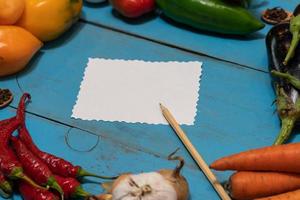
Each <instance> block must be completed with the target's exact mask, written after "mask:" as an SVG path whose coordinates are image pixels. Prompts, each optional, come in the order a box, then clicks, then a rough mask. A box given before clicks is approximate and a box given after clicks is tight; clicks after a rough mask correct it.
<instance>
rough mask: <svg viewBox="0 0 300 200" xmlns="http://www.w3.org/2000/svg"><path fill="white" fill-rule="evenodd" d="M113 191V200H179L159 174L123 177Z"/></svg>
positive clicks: (150, 173) (151, 173) (170, 186)
mask: <svg viewBox="0 0 300 200" xmlns="http://www.w3.org/2000/svg"><path fill="white" fill-rule="evenodd" d="M120 178H121V179H120V180H119V181H118V182H116V183H115V184H114V186H113V190H112V196H113V198H112V200H138V199H143V200H177V194H176V191H175V189H174V188H173V187H172V185H171V184H170V183H169V182H168V181H167V180H166V179H165V178H164V177H163V176H162V175H161V174H160V173H158V172H149V173H142V174H137V175H133V174H130V175H123V177H120Z"/></svg>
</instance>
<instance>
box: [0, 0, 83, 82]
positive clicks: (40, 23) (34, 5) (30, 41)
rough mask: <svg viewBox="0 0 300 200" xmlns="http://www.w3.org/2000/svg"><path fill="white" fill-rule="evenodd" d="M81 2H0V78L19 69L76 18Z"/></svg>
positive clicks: (37, 0) (50, 0)
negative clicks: (44, 43)
mask: <svg viewBox="0 0 300 200" xmlns="http://www.w3.org/2000/svg"><path fill="white" fill-rule="evenodd" d="M81 8H82V0H59V1H57V0H0V41H1V44H3V45H0V55H1V56H0V77H2V76H7V75H11V74H14V73H17V72H19V71H21V70H23V69H24V68H25V67H26V65H27V64H28V62H29V61H30V60H31V59H32V57H33V56H34V55H35V54H36V53H37V52H38V50H39V49H40V48H41V47H42V45H43V42H48V41H52V40H54V39H56V38H58V37H59V36H60V35H62V34H63V33H64V32H65V31H67V30H68V29H69V28H70V27H71V26H72V25H73V24H74V23H75V22H77V20H78V19H79V16H80V13H81Z"/></svg>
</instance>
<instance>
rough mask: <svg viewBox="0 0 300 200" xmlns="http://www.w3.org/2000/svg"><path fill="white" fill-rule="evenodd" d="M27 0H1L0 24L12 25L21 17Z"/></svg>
mask: <svg viewBox="0 0 300 200" xmlns="http://www.w3.org/2000/svg"><path fill="white" fill-rule="evenodd" d="M24 1H25V0H0V25H11V24H14V23H16V22H17V20H18V19H19V18H20V17H21V15H22V13H23V10H24V6H25V2H24Z"/></svg>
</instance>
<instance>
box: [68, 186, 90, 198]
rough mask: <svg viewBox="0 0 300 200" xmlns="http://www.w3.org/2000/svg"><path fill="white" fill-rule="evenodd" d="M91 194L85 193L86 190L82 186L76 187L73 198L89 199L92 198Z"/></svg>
mask: <svg viewBox="0 0 300 200" xmlns="http://www.w3.org/2000/svg"><path fill="white" fill-rule="evenodd" d="M90 196H91V195H90V193H88V192H86V191H84V189H83V188H82V187H80V186H78V187H76V189H75V192H74V193H73V194H72V198H75V199H77V198H87V197H90Z"/></svg>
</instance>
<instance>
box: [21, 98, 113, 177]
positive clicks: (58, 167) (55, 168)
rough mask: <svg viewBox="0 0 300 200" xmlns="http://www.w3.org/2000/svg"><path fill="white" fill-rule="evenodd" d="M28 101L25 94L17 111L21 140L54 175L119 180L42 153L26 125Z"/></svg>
mask: <svg viewBox="0 0 300 200" xmlns="http://www.w3.org/2000/svg"><path fill="white" fill-rule="evenodd" d="M27 99H30V95H29V94H28V93H25V94H23V96H22V98H21V100H20V103H19V106H18V110H17V116H18V118H19V119H20V120H21V123H22V125H21V127H20V128H19V138H20V140H21V141H22V142H23V143H24V144H25V145H26V146H27V148H28V149H29V150H30V151H31V152H32V153H33V154H35V155H36V156H37V157H39V158H40V159H41V160H43V161H44V162H45V163H46V164H47V165H48V167H49V168H50V170H51V171H52V172H53V173H54V174H58V175H60V176H63V177H73V178H80V177H83V176H93V177H98V178H102V179H115V178H117V177H106V176H100V175H96V174H93V173H89V172H88V171H86V170H84V169H83V168H81V167H80V166H74V165H73V164H72V163H70V162H68V161H66V160H64V159H62V158H60V157H57V156H55V155H52V154H50V153H47V152H43V151H41V150H40V149H39V148H38V147H37V146H36V145H35V144H34V142H33V140H32V138H31V136H30V134H29V132H28V130H27V128H26V125H25V102H26V100H27Z"/></svg>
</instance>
